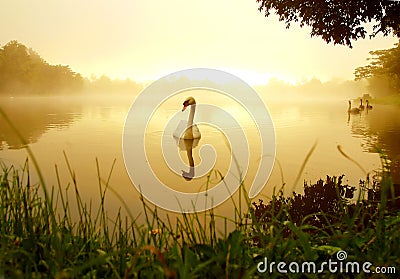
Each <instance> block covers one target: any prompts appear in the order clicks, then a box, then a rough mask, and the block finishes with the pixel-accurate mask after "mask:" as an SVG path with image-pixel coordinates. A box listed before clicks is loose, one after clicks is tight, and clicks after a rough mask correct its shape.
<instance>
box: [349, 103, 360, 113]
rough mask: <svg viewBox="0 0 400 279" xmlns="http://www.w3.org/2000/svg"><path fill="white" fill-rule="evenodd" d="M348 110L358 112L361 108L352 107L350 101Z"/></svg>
mask: <svg viewBox="0 0 400 279" xmlns="http://www.w3.org/2000/svg"><path fill="white" fill-rule="evenodd" d="M347 112H348V113H353V114H357V113H360V109H359V108H351V101H349V108H348V109H347Z"/></svg>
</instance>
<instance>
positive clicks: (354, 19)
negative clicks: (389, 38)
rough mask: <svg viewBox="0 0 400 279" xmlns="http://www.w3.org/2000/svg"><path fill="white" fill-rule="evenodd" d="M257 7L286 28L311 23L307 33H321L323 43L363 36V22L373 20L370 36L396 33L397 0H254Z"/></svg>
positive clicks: (345, 42)
mask: <svg viewBox="0 0 400 279" xmlns="http://www.w3.org/2000/svg"><path fill="white" fill-rule="evenodd" d="M257 2H258V3H260V5H259V8H258V9H259V11H260V12H261V11H263V12H264V14H265V16H266V17H268V16H269V15H270V14H271V11H274V12H275V13H276V14H277V15H278V16H279V20H280V21H284V22H285V24H286V28H289V27H290V23H291V22H297V21H299V22H300V26H301V27H303V26H304V25H308V26H311V28H312V31H311V36H321V37H322V39H324V40H325V41H326V42H327V43H330V42H333V43H334V44H342V45H348V46H349V47H352V45H351V41H352V40H357V39H359V38H365V35H367V31H366V25H367V23H369V22H371V21H373V22H376V24H375V25H374V26H373V31H372V33H371V34H369V35H370V37H373V36H375V35H376V34H378V33H383V34H384V35H388V34H390V33H394V34H395V35H397V36H398V37H400V2H399V1H391V0H357V1H346V0H303V1H293V0H257Z"/></svg>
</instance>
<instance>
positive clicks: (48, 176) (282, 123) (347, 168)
mask: <svg viewBox="0 0 400 279" xmlns="http://www.w3.org/2000/svg"><path fill="white" fill-rule="evenodd" d="M187 96H194V97H195V98H196V101H197V103H198V104H199V103H212V104H214V105H215V106H221V107H223V108H224V109H226V110H227V111H229V113H231V114H232V115H235V116H236V118H237V120H238V123H239V124H240V126H241V127H242V128H243V130H244V131H245V132H246V136H247V139H248V145H249V148H250V155H251V156H250V162H249V163H250V164H249V169H248V172H247V175H246V177H245V179H244V185H245V186H248V185H251V183H252V180H253V179H254V177H255V175H256V173H257V164H258V161H259V160H260V156H261V153H260V151H259V148H260V139H259V138H258V133H257V129H256V127H255V125H254V123H253V122H252V119H251V117H250V116H249V115H247V114H246V110H244V109H243V108H242V107H241V106H240V105H238V104H237V103H235V102H234V101H232V100H229V99H228V98H227V97H226V96H222V95H220V94H217V93H215V92H202V91H200V90H198V91H192V92H181V93H179V94H177V95H175V96H174V97H172V98H170V99H168V100H167V101H166V102H164V103H163V104H161V105H160V107H159V108H158V109H157V111H156V112H155V113H154V115H153V118H152V119H151V121H149V126H148V131H147V132H146V141H145V142H146V152H147V156H148V160H149V164H150V165H151V166H152V168H153V170H154V172H155V173H156V175H157V177H158V178H159V179H160V180H161V181H164V182H165V183H166V184H168V186H170V187H171V188H172V189H174V190H176V191H181V192H188V193H191V192H198V191H204V189H205V188H207V187H213V185H215V184H216V183H218V181H219V176H218V173H217V172H216V171H214V172H212V175H210V176H207V175H205V176H203V177H199V178H195V179H192V180H188V179H184V178H183V177H182V176H181V175H179V174H177V173H174V172H172V171H171V170H170V169H169V168H168V165H167V164H166V163H165V162H164V159H163V152H162V150H161V144H160V142H161V139H162V137H163V136H164V137H166V136H167V137H168V138H166V139H165V140H166V141H167V142H168V141H170V144H169V146H170V148H171V149H172V151H171V152H176V153H177V154H179V156H180V158H181V159H182V161H183V162H185V163H186V164H187V165H189V161H188V160H189V157H190V156H188V153H187V150H185V148H184V147H182V144H181V145H179V143H178V142H175V140H174V139H173V137H172V136H171V135H165V134H164V133H163V128H164V127H165V123H166V121H167V120H168V119H169V118H170V117H171V115H173V114H175V113H177V112H179V113H181V115H182V119H185V118H187V116H188V114H187V112H180V111H181V109H182V102H183V101H184V100H185V98H186V97H187ZM134 99H135V96H111V97H106V96H90V97H80V96H72V97H62V96H60V97H15V98H4V97H3V98H0V107H1V109H2V110H3V111H4V112H5V113H6V114H7V115H8V117H9V118H10V119H11V121H12V122H13V123H14V125H15V127H16V128H17V129H18V130H19V131H20V133H21V134H22V135H23V137H24V139H25V140H26V142H27V144H28V145H29V147H30V148H31V150H32V151H33V153H34V155H35V157H36V159H37V161H38V162H39V165H40V170H41V172H42V173H43V176H44V178H45V182H46V185H47V187H50V186H51V185H57V176H56V168H57V171H58V173H59V177H60V180H61V186H62V187H63V188H64V189H65V188H66V187H68V185H71V183H72V179H71V175H70V174H69V171H68V167H67V162H66V158H65V156H64V152H65V154H66V157H67V158H68V163H69V164H70V166H71V168H72V169H73V171H74V174H75V176H76V180H77V184H78V187H79V191H80V195H81V196H82V199H83V200H84V201H87V202H89V201H90V200H91V201H92V202H93V205H96V204H98V202H99V198H98V197H99V186H98V184H99V182H98V170H97V163H96V160H97V162H98V167H99V173H100V177H101V178H102V179H104V180H107V178H108V176H109V174H110V172H111V176H110V185H111V187H112V188H113V189H114V190H115V191H116V192H118V193H119V195H120V196H121V197H123V199H124V201H125V203H126V204H127V205H128V207H129V210H130V211H131V212H132V213H133V215H135V216H136V215H140V212H141V211H142V205H141V201H140V199H139V193H138V191H137V190H136V188H135V187H134V186H133V185H132V182H131V180H130V178H129V176H128V174H127V171H126V168H125V164H124V159H123V152H122V134H123V129H124V123H125V119H126V116H127V113H128V110H129V108H130V105H131V104H132V102H133V101H134ZM263 100H264V102H265V104H266V105H267V107H268V109H269V111H270V114H271V118H272V121H273V124H274V128H275V135H276V162H275V165H274V168H273V170H272V173H271V176H270V178H269V180H268V182H267V184H266V186H265V187H264V189H263V190H262V192H261V193H260V194H259V195H258V196H257V197H256V198H255V200H256V201H257V200H258V199H259V198H260V199H264V200H268V199H269V197H271V195H272V193H273V192H274V187H276V188H277V189H279V188H280V187H281V186H282V185H283V184H284V185H285V193H287V194H290V193H291V192H292V191H296V192H300V193H301V192H302V188H303V182H304V181H307V182H316V180H318V179H319V178H325V177H326V175H331V176H333V175H334V176H339V175H341V174H345V177H344V182H345V183H349V184H350V185H355V186H356V185H358V182H359V180H360V179H365V178H366V173H369V174H370V176H371V177H372V176H373V175H374V172H375V171H377V170H379V169H380V168H381V160H380V156H379V152H381V153H383V154H385V155H386V156H388V158H389V159H390V160H391V161H392V166H393V170H394V172H393V173H394V175H393V176H394V179H395V182H396V181H397V183H398V182H399V181H398V180H399V175H398V173H399V172H398V170H399V163H398V162H399V161H400V141H399V140H400V113H399V110H398V107H395V106H390V105H376V104H373V109H372V110H370V111H368V112H367V111H363V112H362V113H361V114H357V115H348V114H347V101H346V100H331V101H329V102H327V101H325V102H323V101H311V100H310V99H307V100H302V101H298V100H296V101H293V100H291V101H288V100H277V99H270V98H268V97H267V96H263ZM185 113H186V114H185ZM197 113H199V115H200V114H201V111H196V114H197ZM178 115H180V114H178ZM139 117H140V116H139ZM210 117H211V118H212V116H210ZM195 120H196V118H195ZM199 129H200V131H201V133H202V137H201V139H200V141H199V142H197V143H195V144H194V145H193V146H191V148H192V151H193V152H192V157H193V160H194V163H195V165H197V164H199V163H200V162H201V160H207V158H201V155H199V150H200V149H201V147H202V146H204V145H212V146H213V148H214V149H215V152H216V160H215V165H214V170H218V172H219V173H222V174H224V172H226V171H227V169H228V167H229V162H230V158H231V154H230V148H229V146H228V145H227V144H226V139H225V136H224V135H223V134H222V133H221V132H220V131H219V130H218V129H216V128H215V127H212V126H207V125H199ZM314 144H315V146H316V147H315V150H314V152H313V153H312V154H311V155H310V156H309V157H308V161H307V163H306V165H305V167H304V169H303V171H302V172H301V173H300V176H299V179H298V180H297V183H296V184H295V182H296V177H297V176H298V174H299V171H300V169H301V166H302V164H303V162H304V161H305V159H306V157H307V154H308V152H309V151H310V150H311V148H312V147H313V145H314ZM339 145H340V146H341V149H342V151H343V152H344V153H346V154H347V155H348V156H349V157H351V158H352V159H353V160H354V161H356V162H357V163H358V164H359V165H360V166H361V167H362V168H360V166H358V165H357V164H355V163H354V162H352V161H351V160H349V159H347V158H345V157H344V156H343V155H342V154H341V153H340V152H339V150H338V146H339ZM27 156H28V155H27V151H26V148H25V146H24V145H23V144H22V143H21V141H20V140H19V138H18V137H17V136H16V135H15V133H14V132H13V131H12V129H11V128H10V127H9V126H8V125H7V124H6V122H5V121H4V119H3V118H0V160H1V161H2V162H3V163H4V164H6V165H14V166H22V165H23V164H24V162H25V159H26V158H27ZM114 160H115V165H114V166H113V164H114ZM30 168H31V170H32V169H33V164H32V163H31V164H30ZM32 175H33V180H36V181H37V176H36V175H35V174H34V172H33V174H32ZM141 186H142V187H146V185H141ZM105 202H106V207H107V209H108V210H109V211H110V212H111V213H115V214H116V212H117V211H118V208H119V207H120V206H121V204H122V203H121V201H120V200H119V198H118V197H117V196H116V195H114V194H113V193H111V192H110V193H109V194H108V195H107V196H106V201H105ZM216 211H217V212H218V213H219V214H221V215H225V216H226V215H228V216H229V215H230V214H232V212H233V210H232V204H231V202H229V201H227V202H225V203H223V204H221V205H220V206H218V207H217V208H216Z"/></svg>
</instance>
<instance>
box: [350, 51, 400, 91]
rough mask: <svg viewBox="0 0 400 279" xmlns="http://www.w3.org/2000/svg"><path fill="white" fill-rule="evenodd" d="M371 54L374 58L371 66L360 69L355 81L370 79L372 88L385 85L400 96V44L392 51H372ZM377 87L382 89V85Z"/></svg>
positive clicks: (356, 73) (355, 73)
mask: <svg viewBox="0 0 400 279" xmlns="http://www.w3.org/2000/svg"><path fill="white" fill-rule="evenodd" d="M370 54H371V55H372V56H373V57H372V58H369V59H368V60H370V61H371V62H370V64H369V65H367V66H363V67H358V68H357V69H356V70H355V72H354V75H355V79H356V80H360V79H363V78H365V79H368V80H369V82H370V86H371V87H374V85H378V84H379V83H380V84H382V83H385V84H387V87H388V88H389V91H394V92H395V93H398V94H400V44H396V47H394V48H391V49H383V50H375V51H370ZM375 87H378V88H382V85H380V86H375Z"/></svg>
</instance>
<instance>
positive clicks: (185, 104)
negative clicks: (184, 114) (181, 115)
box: [182, 97, 196, 111]
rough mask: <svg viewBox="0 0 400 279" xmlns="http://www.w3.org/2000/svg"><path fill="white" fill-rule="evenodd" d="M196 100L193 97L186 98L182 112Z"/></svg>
mask: <svg viewBox="0 0 400 279" xmlns="http://www.w3.org/2000/svg"><path fill="white" fill-rule="evenodd" d="M195 104H196V100H195V99H194V98H193V97H189V98H186V100H185V101H184V102H183V108H182V111H184V110H185V109H186V108H187V107H188V106H191V105H195Z"/></svg>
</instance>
